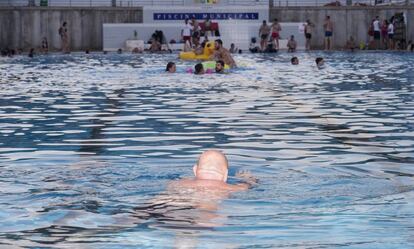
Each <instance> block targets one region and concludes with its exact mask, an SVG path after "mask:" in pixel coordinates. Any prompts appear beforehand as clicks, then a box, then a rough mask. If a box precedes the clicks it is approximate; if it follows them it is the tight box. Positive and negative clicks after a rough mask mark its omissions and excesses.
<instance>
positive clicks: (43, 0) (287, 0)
mask: <svg viewBox="0 0 414 249" xmlns="http://www.w3.org/2000/svg"><path fill="white" fill-rule="evenodd" d="M154 5H162V6H203V5H204V6H223V5H231V6H241V5H245V6H249V5H250V6H258V5H262V6H263V5H270V6H275V7H287V6H384V5H414V0H0V6H56V7H138V6H154Z"/></svg>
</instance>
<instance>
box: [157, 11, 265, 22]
mask: <svg viewBox="0 0 414 249" xmlns="http://www.w3.org/2000/svg"><path fill="white" fill-rule="evenodd" d="M153 18H154V21H165V20H185V19H192V18H195V19H198V20H204V19H207V18H209V19H214V20H230V19H237V20H258V19H259V13H254V12H252V13H154V14H153Z"/></svg>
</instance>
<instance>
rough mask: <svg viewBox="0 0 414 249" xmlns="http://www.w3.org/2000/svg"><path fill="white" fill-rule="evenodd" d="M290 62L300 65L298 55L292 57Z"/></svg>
mask: <svg viewBox="0 0 414 249" xmlns="http://www.w3.org/2000/svg"><path fill="white" fill-rule="evenodd" d="M290 63H292V65H299V59H298V57H296V56H294V57H292V59H290Z"/></svg>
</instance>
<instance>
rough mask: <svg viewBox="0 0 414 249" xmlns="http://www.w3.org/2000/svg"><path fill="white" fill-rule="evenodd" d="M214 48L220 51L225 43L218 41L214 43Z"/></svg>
mask: <svg viewBox="0 0 414 249" xmlns="http://www.w3.org/2000/svg"><path fill="white" fill-rule="evenodd" d="M214 47H215V48H216V49H220V48H221V47H223V41H222V40H221V39H217V40H215V41H214Z"/></svg>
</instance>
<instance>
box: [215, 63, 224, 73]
mask: <svg viewBox="0 0 414 249" xmlns="http://www.w3.org/2000/svg"><path fill="white" fill-rule="evenodd" d="M215 70H216V73H224V61H222V60H218V61H216V68H215Z"/></svg>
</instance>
